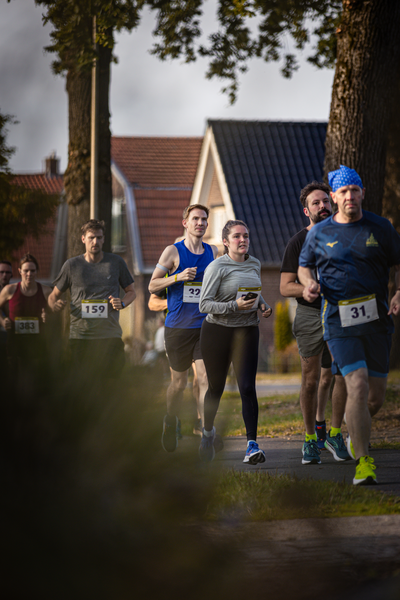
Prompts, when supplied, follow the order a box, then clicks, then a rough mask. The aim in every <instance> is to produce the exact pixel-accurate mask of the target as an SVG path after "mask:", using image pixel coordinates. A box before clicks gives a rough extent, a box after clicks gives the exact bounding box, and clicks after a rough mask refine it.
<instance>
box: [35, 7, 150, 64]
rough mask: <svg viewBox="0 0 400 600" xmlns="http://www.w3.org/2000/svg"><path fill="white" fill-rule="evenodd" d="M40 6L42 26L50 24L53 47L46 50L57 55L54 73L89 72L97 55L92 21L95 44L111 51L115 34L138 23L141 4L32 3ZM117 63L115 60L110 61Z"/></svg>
mask: <svg viewBox="0 0 400 600" xmlns="http://www.w3.org/2000/svg"><path fill="white" fill-rule="evenodd" d="M35 2H36V4H38V5H40V6H43V7H44V8H45V12H44V14H43V23H44V24H46V23H52V25H53V26H54V30H53V31H52V33H51V39H52V44H51V45H49V46H47V47H46V48H45V50H46V51H47V52H52V53H56V54H57V59H56V60H55V61H54V62H53V64H52V68H53V71H54V72H55V73H63V72H64V71H66V70H68V69H71V68H74V69H90V68H91V66H92V62H93V59H94V58H95V57H96V52H95V50H94V48H93V17H94V16H95V17H96V30H97V33H96V43H97V44H99V45H100V46H103V47H105V48H111V49H113V48H114V45H115V42H114V31H121V30H122V29H127V30H128V31H132V29H134V28H135V27H137V26H138V24H139V21H140V11H141V9H142V7H143V4H144V0H136V1H135V0H92V1H91V2H82V0H35ZM113 60H114V61H116V57H115V56H114V57H113Z"/></svg>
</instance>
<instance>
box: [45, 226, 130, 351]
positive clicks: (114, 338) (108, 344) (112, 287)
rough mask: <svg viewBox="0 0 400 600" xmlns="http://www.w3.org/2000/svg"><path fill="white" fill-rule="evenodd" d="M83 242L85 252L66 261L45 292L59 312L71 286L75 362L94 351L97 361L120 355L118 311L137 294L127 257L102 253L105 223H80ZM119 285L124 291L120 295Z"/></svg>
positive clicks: (71, 318) (71, 330)
mask: <svg viewBox="0 0 400 600" xmlns="http://www.w3.org/2000/svg"><path fill="white" fill-rule="evenodd" d="M81 231H82V243H83V244H85V250H86V252H85V254H82V255H80V256H76V257H74V258H70V259H68V260H67V261H66V262H65V263H64V265H63V266H62V268H61V271H60V273H59V275H58V277H57V278H56V280H55V281H54V289H53V291H52V293H51V294H50V296H49V300H48V302H49V306H50V308H51V309H52V310H53V311H59V310H62V309H63V308H64V307H65V305H66V302H65V301H64V300H62V299H61V297H62V294H63V293H64V292H65V291H67V290H70V293H71V303H70V335H69V338H70V348H71V351H72V354H73V358H75V359H76V360H77V361H81V360H85V358H87V359H90V360H91V361H93V353H94V352H95V353H96V355H97V356H99V355H101V358H100V359H98V360H99V363H101V362H102V360H103V358H104V359H106V358H107V361H108V363H110V361H111V360H113V362H118V361H119V360H120V359H121V360H122V358H123V344H122V340H121V335H122V330H121V327H120V325H119V311H120V310H122V309H124V308H126V307H127V306H129V304H131V303H132V302H133V301H134V299H135V297H136V293H135V290H134V286H133V277H132V275H131V274H130V272H129V270H128V267H127V266H126V263H125V261H124V260H123V259H122V258H121V257H120V256H118V255H117V254H111V253H109V252H103V250H102V247H103V244H104V221H97V220H95V219H91V220H90V221H88V222H87V223H85V225H83V227H82V228H81ZM120 287H121V288H122V289H123V290H124V291H125V296H124V298H123V300H121V298H120V297H119V295H120Z"/></svg>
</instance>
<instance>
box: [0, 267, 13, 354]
mask: <svg viewBox="0 0 400 600" xmlns="http://www.w3.org/2000/svg"><path fill="white" fill-rule="evenodd" d="M11 277H12V266H11V263H10V261H8V260H0V292H1V290H2V289H3V288H4V287H6V285H8V284H9V283H10V279H11ZM7 316H8V313H7V312H5V311H2V310H1V311H0V364H2V365H4V364H5V363H6V357H7V333H6V329H5V323H6V321H5V319H6V318H7Z"/></svg>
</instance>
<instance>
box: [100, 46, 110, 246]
mask: <svg viewBox="0 0 400 600" xmlns="http://www.w3.org/2000/svg"><path fill="white" fill-rule="evenodd" d="M111 54H112V51H111V49H110V48H103V47H100V48H99V61H98V88H97V89H98V105H97V107H98V144H99V148H98V149H99V151H98V160H99V165H98V177H99V185H98V195H99V217H100V219H102V220H103V221H105V224H106V238H105V242H104V246H103V250H105V251H106V252H110V251H111V209H112V187H111V131H110V110H109V90H110V64H111Z"/></svg>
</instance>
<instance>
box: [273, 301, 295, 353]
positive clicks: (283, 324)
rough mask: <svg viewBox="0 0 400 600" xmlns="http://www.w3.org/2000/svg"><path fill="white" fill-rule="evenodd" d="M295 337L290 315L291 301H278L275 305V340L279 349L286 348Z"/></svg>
mask: <svg viewBox="0 0 400 600" xmlns="http://www.w3.org/2000/svg"><path fill="white" fill-rule="evenodd" d="M292 339H293V335H292V325H291V322H290V317H289V302H288V301H287V300H286V302H285V303H282V302H277V303H276V305H275V321H274V341H275V348H276V349H277V350H285V348H287V346H289V344H290V342H291V341H292Z"/></svg>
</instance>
